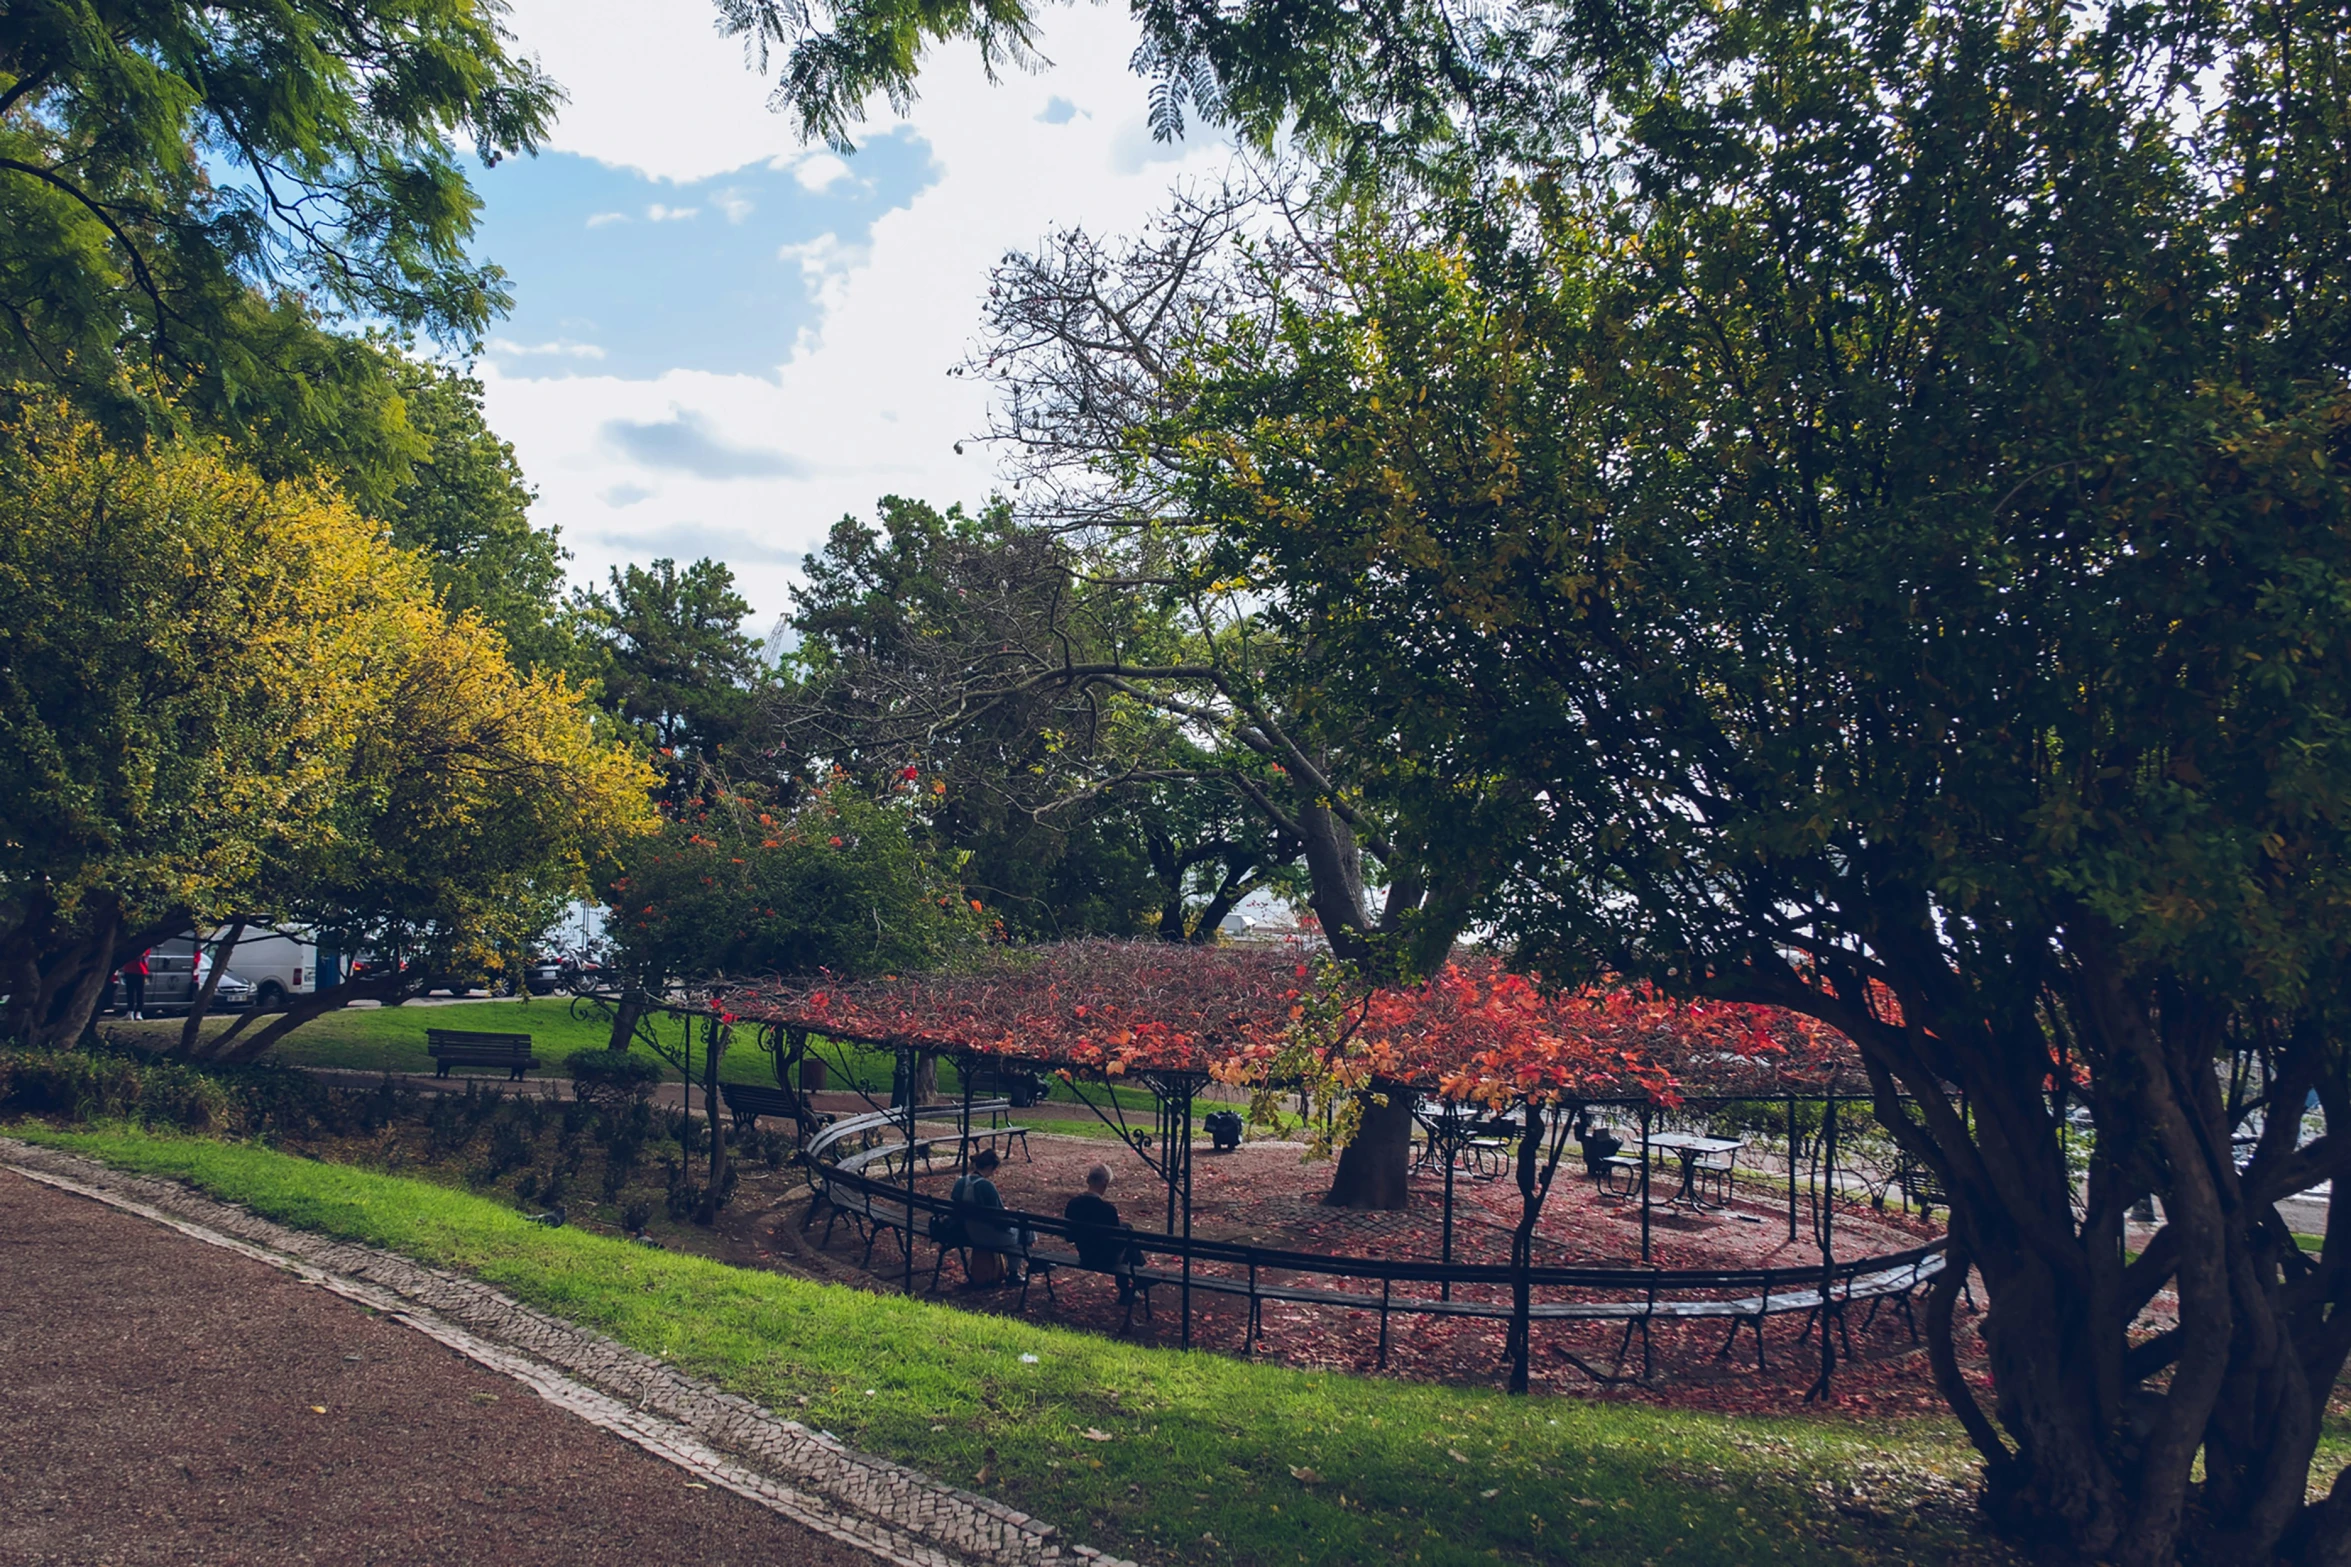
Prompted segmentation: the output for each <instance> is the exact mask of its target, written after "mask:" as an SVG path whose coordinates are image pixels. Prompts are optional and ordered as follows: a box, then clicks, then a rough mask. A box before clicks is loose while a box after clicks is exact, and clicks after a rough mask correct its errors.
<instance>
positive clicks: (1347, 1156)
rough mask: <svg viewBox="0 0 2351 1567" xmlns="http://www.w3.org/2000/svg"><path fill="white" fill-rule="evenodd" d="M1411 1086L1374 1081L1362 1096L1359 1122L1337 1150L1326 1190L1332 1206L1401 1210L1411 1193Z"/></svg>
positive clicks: (1326, 1198)
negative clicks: (1337, 1164)
mask: <svg viewBox="0 0 2351 1567" xmlns="http://www.w3.org/2000/svg"><path fill="white" fill-rule="evenodd" d="M1411 1174H1412V1090H1411V1089H1410V1088H1407V1087H1405V1086H1404V1085H1403V1084H1401V1083H1390V1082H1386V1081H1382V1080H1374V1081H1373V1083H1372V1085H1371V1086H1370V1088H1368V1089H1367V1090H1365V1092H1364V1095H1363V1120H1362V1122H1361V1124H1360V1125H1358V1126H1357V1128H1356V1131H1355V1136H1354V1138H1353V1140H1352V1141H1350V1142H1349V1143H1348V1144H1347V1146H1346V1147H1344V1148H1342V1149H1340V1150H1339V1166H1338V1168H1337V1169H1336V1170H1334V1171H1333V1172H1332V1173H1331V1189H1330V1191H1329V1192H1327V1193H1326V1194H1324V1196H1323V1202H1324V1203H1325V1204H1327V1205H1328V1206H1330V1207H1333V1208H1376V1209H1382V1210H1387V1211H1394V1210H1396V1209H1399V1208H1402V1207H1403V1206H1404V1204H1405V1201H1406V1199H1407V1197H1408V1196H1409V1195H1410V1192H1411V1179H1410V1178H1411Z"/></svg>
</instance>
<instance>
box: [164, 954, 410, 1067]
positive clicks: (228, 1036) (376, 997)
mask: <svg viewBox="0 0 2351 1567" xmlns="http://www.w3.org/2000/svg"><path fill="white" fill-rule="evenodd" d="M421 983H422V980H420V979H419V978H418V977H417V976H415V975H413V974H403V973H401V972H400V971H399V970H398V969H393V970H391V971H390V972H389V973H386V974H383V975H380V976H370V977H368V978H366V979H347V980H345V981H344V982H343V983H342V984H340V985H335V986H331V987H330V988H328V989H326V990H314V991H312V992H311V993H310V994H309V995H307V996H294V997H291V998H289V1000H288V1001H287V1003H286V1009H285V1010H284V1011H283V1012H273V1013H270V1014H267V1015H268V1017H269V1022H268V1023H266V1024H264V1025H263V1026H262V1027H261V1028H260V1029H259V1030H257V1031H256V1032H254V1033H253V1034H251V1035H250V1036H248V1035H247V1034H246V1032H245V1030H246V1029H247V1028H249V1027H251V1026H252V1023H253V1020H254V1019H255V1018H257V1017H260V1016H262V1015H263V1014H262V1013H260V1012H248V1013H246V1014H245V1015H244V1016H243V1017H241V1018H239V1019H237V1021H236V1022H235V1023H233V1024H231V1025H230V1026H229V1027H228V1028H226V1029H224V1030H223V1031H221V1032H220V1033H218V1034H215V1035H214V1036H213V1037H212V1038H210V1039H199V1040H198V1041H197V1042H196V1048H195V1049H194V1050H193V1051H192V1052H191V1053H190V1059H192V1060H197V1061H214V1062H218V1063H220V1064H221V1065H223V1066H242V1065H244V1064H245V1063H246V1062H249V1061H257V1060H259V1059H260V1058H261V1057H262V1056H264V1055H266V1054H267V1053H268V1052H269V1049H270V1047H271V1046H272V1045H275V1044H276V1043H277V1042H278V1041H279V1040H281V1039H283V1038H285V1037H286V1036H287V1035H288V1034H291V1033H292V1032H293V1031H294V1030H295V1029H297V1028H300V1027H301V1026H302V1025H303V1024H305V1023H307V1022H309V1021H310V1020H311V1019H313V1018H319V1017H324V1016H326V1015H327V1014H328V1013H329V1012H340V1011H341V1010H342V1009H343V1008H345V1007H347V1006H349V1005H350V1004H351V1003H352V1002H354V1001H375V1002H380V1003H382V1004H383V1005H385V1006H396V1005H398V1004H399V1003H400V1002H402V1001H405V1000H407V999H408V998H409V996H410V995H412V994H413V993H414V989H415V987H416V986H417V985H419V984H421Z"/></svg>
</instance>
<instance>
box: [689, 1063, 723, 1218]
mask: <svg viewBox="0 0 2351 1567" xmlns="http://www.w3.org/2000/svg"><path fill="white" fill-rule="evenodd" d="M728 1032H729V1031H728V1029H727V1026H726V1025H725V1024H724V1023H721V1022H720V1021H719V1020H718V1019H717V1018H711V1019H708V1020H707V1021H706V1022H705V1023H704V1024H703V1035H702V1044H703V1049H702V1116H703V1119H705V1120H706V1121H708V1122H709V1123H710V1179H709V1180H708V1181H706V1182H704V1183H703V1187H702V1206H701V1209H700V1210H699V1211H698V1212H696V1213H695V1215H694V1222H695V1223H696V1224H716V1223H717V1222H718V1203H719V1193H720V1191H721V1190H722V1189H723V1188H724V1187H725V1185H726V1178H727V1127H726V1117H725V1116H723V1115H721V1114H719V1109H718V1063H719V1061H720V1060H721V1059H722V1058H723V1057H724V1056H725V1055H726V1050H727V1034H728Z"/></svg>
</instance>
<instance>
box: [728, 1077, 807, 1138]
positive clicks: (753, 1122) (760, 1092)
mask: <svg viewBox="0 0 2351 1567" xmlns="http://www.w3.org/2000/svg"><path fill="white" fill-rule="evenodd" d="M718 1093H719V1097H720V1098H722V1099H724V1100H725V1101H726V1106H727V1113H728V1114H730V1115H732V1116H733V1117H734V1118H735V1133H736V1135H737V1136H740V1135H742V1134H743V1133H745V1132H750V1131H756V1130H757V1129H758V1127H759V1118H760V1117H761V1116H763V1115H792V1114H794V1113H795V1112H797V1111H798V1110H799V1108H800V1105H801V1100H800V1098H799V1096H798V1095H796V1094H793V1093H791V1092H790V1091H789V1090H786V1089H782V1088H767V1087H763V1086H761V1085H760V1084H758V1083H721V1084H719V1085H718Z"/></svg>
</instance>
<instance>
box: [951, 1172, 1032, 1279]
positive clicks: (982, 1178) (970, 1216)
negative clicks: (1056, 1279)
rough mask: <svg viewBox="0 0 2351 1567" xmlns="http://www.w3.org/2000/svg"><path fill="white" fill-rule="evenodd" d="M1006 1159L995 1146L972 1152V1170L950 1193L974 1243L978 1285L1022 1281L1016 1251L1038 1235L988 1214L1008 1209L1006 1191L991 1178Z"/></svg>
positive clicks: (966, 1236) (967, 1239)
mask: <svg viewBox="0 0 2351 1567" xmlns="http://www.w3.org/2000/svg"><path fill="white" fill-rule="evenodd" d="M1003 1162H1004V1161H1003V1160H1001V1159H999V1158H998V1157H997V1156H996V1150H995V1149H993V1148H983V1149H981V1150H980V1151H979V1152H978V1153H977V1154H975V1155H973V1156H972V1161H971V1174H969V1175H967V1176H965V1177H964V1178H963V1179H962V1180H960V1181H957V1182H956V1183H955V1190H954V1191H952V1192H950V1193H949V1194H948V1196H949V1199H950V1200H951V1201H952V1202H953V1203H954V1204H955V1210H956V1213H957V1214H958V1215H959V1216H960V1217H961V1219H962V1221H963V1236H964V1240H965V1242H966V1243H967V1244H968V1245H969V1246H970V1247H971V1270H970V1271H971V1283H972V1284H973V1286H974V1287H975V1288H976V1287H979V1286H983V1285H989V1284H1018V1283H1019V1282H1020V1269H1019V1268H1018V1267H1017V1266H1015V1265H1014V1262H1013V1254H1014V1253H1015V1252H1024V1251H1026V1250H1028V1247H1029V1243H1030V1242H1031V1241H1032V1240H1034V1239H1035V1238H1036V1237H1035V1236H1034V1235H1032V1234H1030V1233H1029V1232H1028V1231H1026V1230H1014V1229H1012V1228H1011V1227H1009V1226H1007V1225H1005V1224H1002V1223H991V1222H989V1220H988V1219H987V1218H986V1217H984V1216H985V1215H986V1214H987V1213H989V1212H990V1211H994V1212H997V1213H1001V1212H1003V1211H1004V1197H1003V1194H1002V1193H1000V1192H998V1191H997V1190H996V1183H995V1182H994V1181H992V1180H990V1179H989V1178H988V1177H990V1176H991V1175H994V1174H995V1173H996V1167H997V1166H998V1165H1000V1164H1002V1163H1003Z"/></svg>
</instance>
